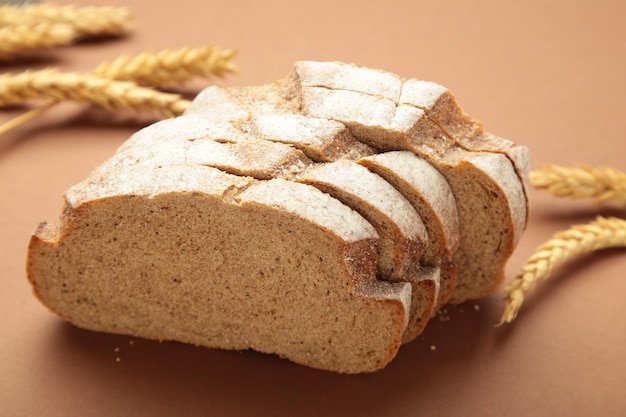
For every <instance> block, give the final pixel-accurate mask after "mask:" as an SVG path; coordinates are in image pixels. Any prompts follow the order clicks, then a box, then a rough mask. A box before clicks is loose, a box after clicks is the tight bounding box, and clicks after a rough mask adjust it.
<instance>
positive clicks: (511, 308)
mask: <svg viewBox="0 0 626 417" xmlns="http://www.w3.org/2000/svg"><path fill="white" fill-rule="evenodd" d="M624 246H626V220H622V219H618V218H615V217H611V218H604V217H598V218H596V220H595V221H593V222H591V223H589V224H584V225H575V226H572V227H571V228H570V229H568V230H565V231H562V232H559V233H557V234H555V235H554V236H553V237H552V238H551V239H550V240H548V241H547V242H546V243H544V244H543V245H541V246H540V247H539V248H538V249H537V251H536V252H535V253H534V254H533V255H532V256H531V257H530V258H529V259H528V261H527V262H526V264H525V265H524V266H523V267H522V269H521V271H520V272H519V273H518V275H517V276H516V277H515V279H514V280H513V281H511V282H510V283H509V284H508V285H507V286H506V288H505V289H504V311H503V314H502V317H501V319H500V324H503V323H510V322H512V321H513V320H514V319H515V317H516V316H517V313H518V311H519V309H520V307H521V306H522V303H523V302H524V298H525V297H526V296H527V295H528V294H529V293H530V292H531V291H532V290H533V289H534V288H535V286H536V285H537V284H538V283H539V282H541V281H544V280H545V279H546V278H548V276H549V275H550V273H551V272H552V271H553V270H554V269H555V268H557V267H558V266H560V265H562V264H563V263H565V262H567V261H569V260H572V259H574V258H576V257H579V256H582V255H585V254H588V253H591V252H593V251H596V250H599V249H605V248H613V247H624Z"/></svg>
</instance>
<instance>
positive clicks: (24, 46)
mask: <svg viewBox="0 0 626 417" xmlns="http://www.w3.org/2000/svg"><path fill="white" fill-rule="evenodd" d="M74 39H75V32H74V30H73V29H72V27H71V26H70V25H67V24H64V23H53V22H40V23H35V24H20V25H16V26H8V27H2V28H0V60H9V59H12V58H13V57H15V56H16V55H17V54H19V53H21V52H23V51H25V50H30V49H38V48H48V47H51V46H58V45H67V44H69V43H71V42H72V41H73V40H74Z"/></svg>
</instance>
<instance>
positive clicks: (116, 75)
mask: <svg viewBox="0 0 626 417" xmlns="http://www.w3.org/2000/svg"><path fill="white" fill-rule="evenodd" d="M234 56H235V51H234V50H232V49H227V50H221V49H219V48H218V47H217V46H214V45H209V46H205V47H201V48H191V47H184V48H182V49H177V50H170V49H166V50H164V51H161V52H159V53H158V54H153V53H149V52H143V53H141V54H139V55H137V56H134V57H130V56H127V55H124V56H121V57H119V58H117V59H115V60H114V61H111V62H104V63H102V64H100V65H99V66H98V67H97V68H96V69H95V71H94V72H93V73H94V74H96V75H100V76H103V77H108V78H112V79H116V80H133V81H135V82H137V83H139V84H143V85H151V86H163V85H166V84H168V83H171V82H178V83H183V82H186V81H189V80H191V79H192V78H194V77H208V76H209V75H216V76H222V75H224V74H226V73H232V72H236V71H238V68H237V65H235V64H234V63H233V62H231V59H232V58H233V57H234Z"/></svg>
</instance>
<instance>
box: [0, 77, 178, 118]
mask: <svg viewBox="0 0 626 417" xmlns="http://www.w3.org/2000/svg"><path fill="white" fill-rule="evenodd" d="M42 98H51V99H53V100H56V101H62V100H71V101H76V102H80V103H90V104H94V105H97V106H100V107H103V108H106V109H113V108H120V109H130V110H134V111H142V110H152V111H157V112H159V113H161V114H163V115H165V116H166V117H173V116H177V115H180V114H181V113H182V112H183V111H185V109H186V108H187V107H188V106H189V104H190V102H189V101H188V100H184V99H182V98H181V97H180V95H178V94H169V93H162V92H159V91H155V90H153V89H151V88H146V87H141V86H139V85H137V84H136V83H134V82H130V81H117V80H111V79H109V78H105V77H100V76H97V75H93V74H79V73H72V72H68V73H61V72H57V71H56V70H51V69H48V70H41V71H26V72H23V73H20V74H17V75H7V74H4V75H0V107H2V106H11V105H22V104H24V103H26V102H27V101H29V100H31V99H42Z"/></svg>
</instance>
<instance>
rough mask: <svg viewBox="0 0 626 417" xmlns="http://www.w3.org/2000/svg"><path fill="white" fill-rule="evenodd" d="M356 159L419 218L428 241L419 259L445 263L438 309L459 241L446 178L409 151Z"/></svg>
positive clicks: (450, 287) (447, 293) (450, 283)
mask: <svg viewBox="0 0 626 417" xmlns="http://www.w3.org/2000/svg"><path fill="white" fill-rule="evenodd" d="M358 163H359V164H361V165H363V166H365V167H366V168H368V169H369V170H370V171H372V172H374V173H376V174H378V175H380V176H381V177H383V178H384V179H385V180H386V181H387V182H389V183H390V184H391V185H393V186H394V187H395V188H396V189H397V190H398V191H400V192H401V193H402V195H403V196H404V197H405V198H406V199H407V200H408V201H409V202H410V203H411V205H413V207H414V208H415V210H416V211H417V213H418V214H419V216H420V218H421V219H422V221H423V223H424V226H425V228H426V231H427V235H428V242H429V245H428V247H427V248H426V251H425V252H424V255H423V256H422V259H421V263H422V265H426V266H431V267H437V268H440V267H441V266H442V265H443V266H444V268H443V270H442V271H441V289H440V291H439V296H438V299H437V305H436V308H435V309H436V310H437V309H439V308H440V307H441V306H442V305H443V304H445V303H446V302H447V301H448V300H449V299H450V297H451V296H452V292H453V291H454V287H455V286H456V276H457V270H456V266H455V265H454V264H453V263H452V255H453V254H454V253H455V252H456V249H457V247H458V245H459V220H458V214H457V209H456V202H455V199H454V195H453V194H452V190H450V186H449V185H448V182H447V181H446V179H445V178H444V177H443V175H441V174H440V173H439V172H438V171H437V170H436V169H435V168H434V167H433V166H432V165H431V164H429V163H428V162H426V161H425V160H423V159H421V158H419V157H418V156H416V155H415V154H414V153H412V152H408V151H395V152H383V153H380V154H377V155H372V156H368V157H365V158H361V159H360V160H359V161H358Z"/></svg>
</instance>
